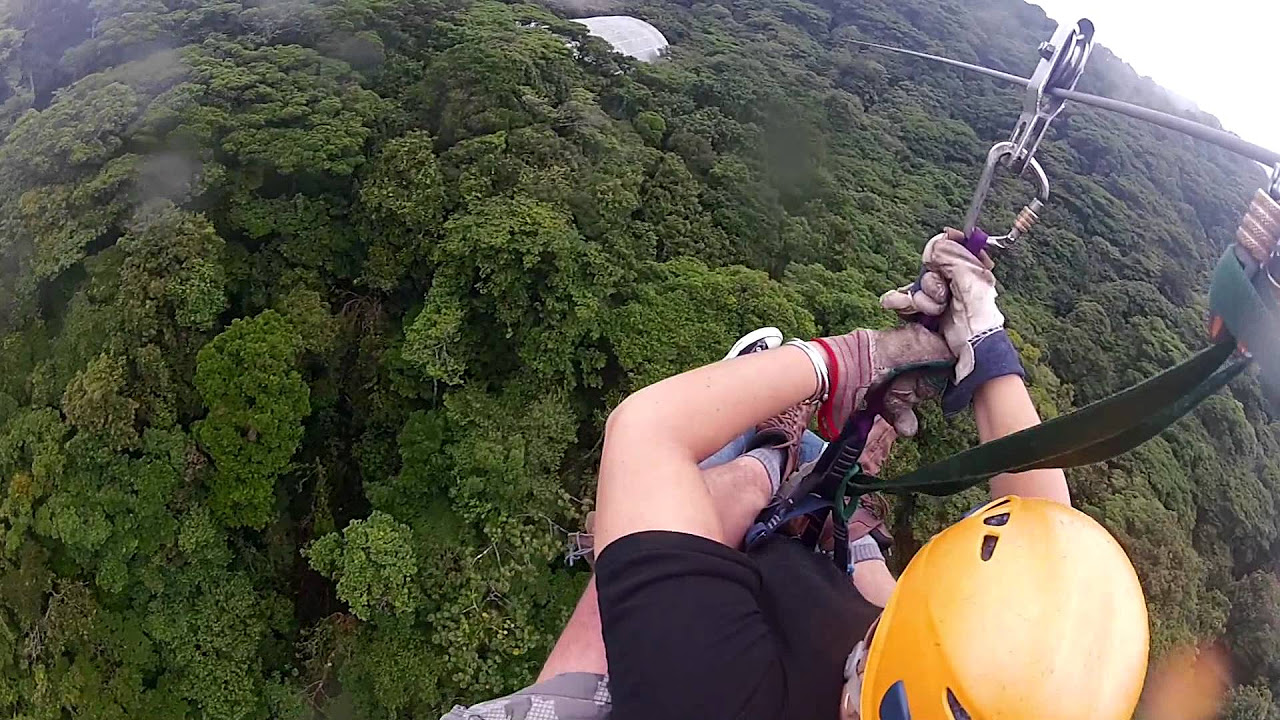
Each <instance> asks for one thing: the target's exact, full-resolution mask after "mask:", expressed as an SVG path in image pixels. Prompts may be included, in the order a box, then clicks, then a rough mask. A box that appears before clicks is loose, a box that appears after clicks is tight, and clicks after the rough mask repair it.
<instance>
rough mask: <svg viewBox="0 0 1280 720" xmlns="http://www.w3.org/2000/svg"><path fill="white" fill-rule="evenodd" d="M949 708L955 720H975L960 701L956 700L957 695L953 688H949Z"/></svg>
mask: <svg viewBox="0 0 1280 720" xmlns="http://www.w3.org/2000/svg"><path fill="white" fill-rule="evenodd" d="M947 707H949V708H951V717H952V718H953V720H973V718H972V717H970V716H969V711H967V710H965V709H964V706H963V705H961V704H960V701H959V700H957V699H956V696H955V693H953V692H951V688H947Z"/></svg>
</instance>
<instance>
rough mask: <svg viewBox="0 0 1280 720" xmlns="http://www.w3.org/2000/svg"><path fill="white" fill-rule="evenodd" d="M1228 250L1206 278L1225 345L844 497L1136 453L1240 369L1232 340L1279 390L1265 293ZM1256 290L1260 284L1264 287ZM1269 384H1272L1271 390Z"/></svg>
mask: <svg viewBox="0 0 1280 720" xmlns="http://www.w3.org/2000/svg"><path fill="white" fill-rule="evenodd" d="M1251 274H1252V275H1253V276H1254V278H1257V277H1258V276H1259V275H1263V276H1264V278H1265V273H1258V272H1257V268H1256V267H1251V268H1247V269H1246V267H1243V266H1242V265H1241V262H1240V261H1239V260H1238V259H1237V258H1236V253H1235V251H1234V248H1229V249H1228V250H1227V252H1226V253H1225V254H1224V255H1223V256H1222V259H1221V260H1220V261H1219V262H1218V267H1217V269H1216V270H1215V272H1214V278H1213V285H1212V287H1211V289H1210V293H1209V303H1210V307H1211V309H1212V312H1213V313H1214V315H1216V316H1218V317H1220V318H1222V320H1223V323H1224V325H1225V326H1226V328H1227V329H1228V330H1229V331H1230V333H1231V335H1232V336H1233V337H1228V338H1224V339H1222V340H1220V341H1219V342H1217V343H1216V344H1214V345H1212V346H1210V347H1209V348H1206V349H1205V350H1202V351H1201V352H1199V353H1197V354H1196V355H1194V356H1192V357H1191V358H1189V359H1187V360H1185V361H1183V362H1182V363H1179V364H1178V365H1175V366H1173V367H1171V368H1169V369H1168V370H1165V371H1164V372H1162V373H1160V374H1159V375H1156V376H1155V377H1153V378H1151V379H1149V380H1147V381H1145V382H1143V383H1140V384H1138V385H1135V386H1133V387H1131V388H1129V389H1127V390H1124V391H1122V392H1118V393H1116V394H1115V395H1112V396H1110V397H1108V398H1105V399H1103V400H1099V401H1098V402H1095V403H1092V404H1090V405H1087V406H1085V407H1083V408H1080V409H1079V410H1076V411H1075V412H1072V413H1069V414H1067V415H1062V416H1060V417H1057V418H1054V419H1052V420H1049V421H1047V422H1044V423H1041V424H1040V425H1036V426H1035V427H1031V428H1027V429H1026V430H1023V431H1021V432H1018V433H1015V434H1013V435H1009V436H1007V437H1003V438H1000V439H999V440H995V441H993V442H989V443H985V444H983V445H979V446H978V447H975V448H972V449H970V450H966V451H965V452H962V453H959V454H956V455H953V456H951V457H949V458H947V459H945V460H941V461H939V462H936V463H933V464H931V465H928V466H925V467H923V468H920V469H918V470H916V471H915V472H912V473H909V474H907V475H904V476H902V477H898V478H894V479H892V480H889V481H882V480H878V479H875V478H871V477H869V476H863V475H858V474H855V473H850V475H849V476H848V477H846V485H847V489H848V491H849V492H852V493H864V492H871V491H875V490H887V491H891V492H921V493H927V494H930V495H950V494H952V493H956V492H959V491H961V490H964V489H966V488H969V487H972V486H973V485H976V484H978V483H980V482H982V481H984V480H987V479H989V478H991V477H992V476H995V475H999V474H1001V473H1006V472H1022V471H1025V470H1034V469H1037V468H1068V467H1077V466H1080V465H1088V464H1090V463H1095V462H1101V461H1103V460H1107V459H1109V458H1113V457H1115V456H1117V455H1120V454H1122V453H1125V452H1128V451H1129V450H1132V449H1133V448H1135V447H1137V446H1139V445H1141V444H1142V443H1144V442H1146V441H1147V440H1149V439H1151V438H1152V437H1154V436H1155V435H1157V434H1159V433H1160V432H1161V431H1163V430H1164V429H1165V428H1167V427H1169V426H1170V425H1172V424H1173V423H1174V422H1175V421H1177V420H1178V419H1179V418H1181V417H1182V416H1183V415H1186V414H1187V413H1188V412H1189V411H1190V410H1191V409H1192V408H1194V407H1195V406H1196V405H1197V404H1199V403H1200V402H1201V401H1202V400H1204V399H1205V398H1207V397H1208V396H1210V395H1212V394H1213V393H1215V392H1217V391H1218V390H1219V389H1221V388H1222V387H1223V386H1224V385H1226V384H1227V383H1228V382H1230V381H1231V379H1232V378H1234V377H1236V376H1237V375H1239V374H1240V372H1241V371H1243V370H1244V369H1245V368H1246V367H1248V365H1249V362H1250V360H1251V358H1250V357H1249V356H1247V355H1244V354H1238V353H1236V345H1237V338H1239V340H1240V341H1241V342H1243V343H1244V345H1245V346H1246V347H1248V348H1249V349H1250V350H1251V351H1252V353H1253V355H1254V356H1256V357H1259V358H1265V360H1264V361H1261V362H1260V363H1259V364H1260V365H1261V367H1262V371H1263V379H1264V382H1267V383H1268V384H1271V385H1272V387H1276V388H1280V382H1276V381H1280V332H1278V330H1280V315H1278V314H1277V312H1276V308H1275V301H1274V300H1273V298H1272V297H1271V293H1270V291H1269V290H1266V291H1263V292H1259V291H1258V290H1257V289H1256V288H1255V287H1254V283H1253V281H1251V280H1250V275H1251ZM1263 282H1266V280H1265V279H1264V280H1263ZM1273 383H1274V384H1273Z"/></svg>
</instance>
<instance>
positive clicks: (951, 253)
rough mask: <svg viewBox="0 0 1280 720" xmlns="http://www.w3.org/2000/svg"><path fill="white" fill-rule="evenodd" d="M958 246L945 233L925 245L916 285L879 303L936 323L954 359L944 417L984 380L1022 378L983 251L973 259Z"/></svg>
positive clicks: (950, 232) (959, 236) (956, 235)
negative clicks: (937, 320) (927, 317)
mask: <svg viewBox="0 0 1280 720" xmlns="http://www.w3.org/2000/svg"><path fill="white" fill-rule="evenodd" d="M964 240H965V235H964V233H963V232H961V231H959V230H956V229H954V228H946V230H944V231H943V232H942V233H941V234H939V235H936V236H935V237H934V238H933V239H932V240H930V241H929V243H928V244H927V245H925V248H924V253H923V255H922V256H921V260H922V262H923V267H924V272H923V273H922V274H921V276H920V279H919V280H917V281H916V282H915V283H914V284H912V285H908V286H906V287H902V288H899V289H897V290H890V291H889V292H887V293H885V294H884V295H883V296H881V298H880V305H881V307H884V308H885V309H887V310H895V311H897V312H898V313H899V314H900V315H903V316H905V317H908V318H909V317H910V316H912V315H915V314H918V313H920V314H924V315H934V316H938V317H939V319H940V330H941V332H942V336H943V337H944V338H946V341H947V346H948V347H949V348H951V352H952V354H953V355H955V358H956V367H955V374H954V376H953V380H952V385H951V387H950V388H948V390H947V392H946V395H945V396H944V397H943V402H942V407H943V410H944V411H945V412H947V413H954V412H958V411H959V410H962V409H964V408H965V407H967V406H968V405H969V402H970V401H971V400H972V398H973V393H974V392H975V391H976V390H977V389H978V387H979V386H981V385H982V384H983V383H985V382H986V381H988V380H991V379H993V378H997V377H1000V376H1003V375H1018V376H1019V377H1026V372H1025V371H1024V370H1023V368H1022V362H1021V361H1020V360H1019V359H1018V352H1017V350H1015V349H1014V347H1013V343H1012V342H1010V341H1009V336H1008V335H1007V334H1006V333H1005V331H1004V314H1003V313H1001V312H1000V308H998V307H997V306H996V295H997V293H996V278H995V275H993V274H992V273H991V270H992V268H993V267H995V264H994V263H992V262H991V258H990V257H989V256H988V255H987V253H986V251H985V250H984V251H982V252H981V253H979V255H978V256H976V257H975V256H974V255H973V253H971V252H969V250H968V249H967V248H965V246H964V245H963V244H962V243H963V242H964Z"/></svg>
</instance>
